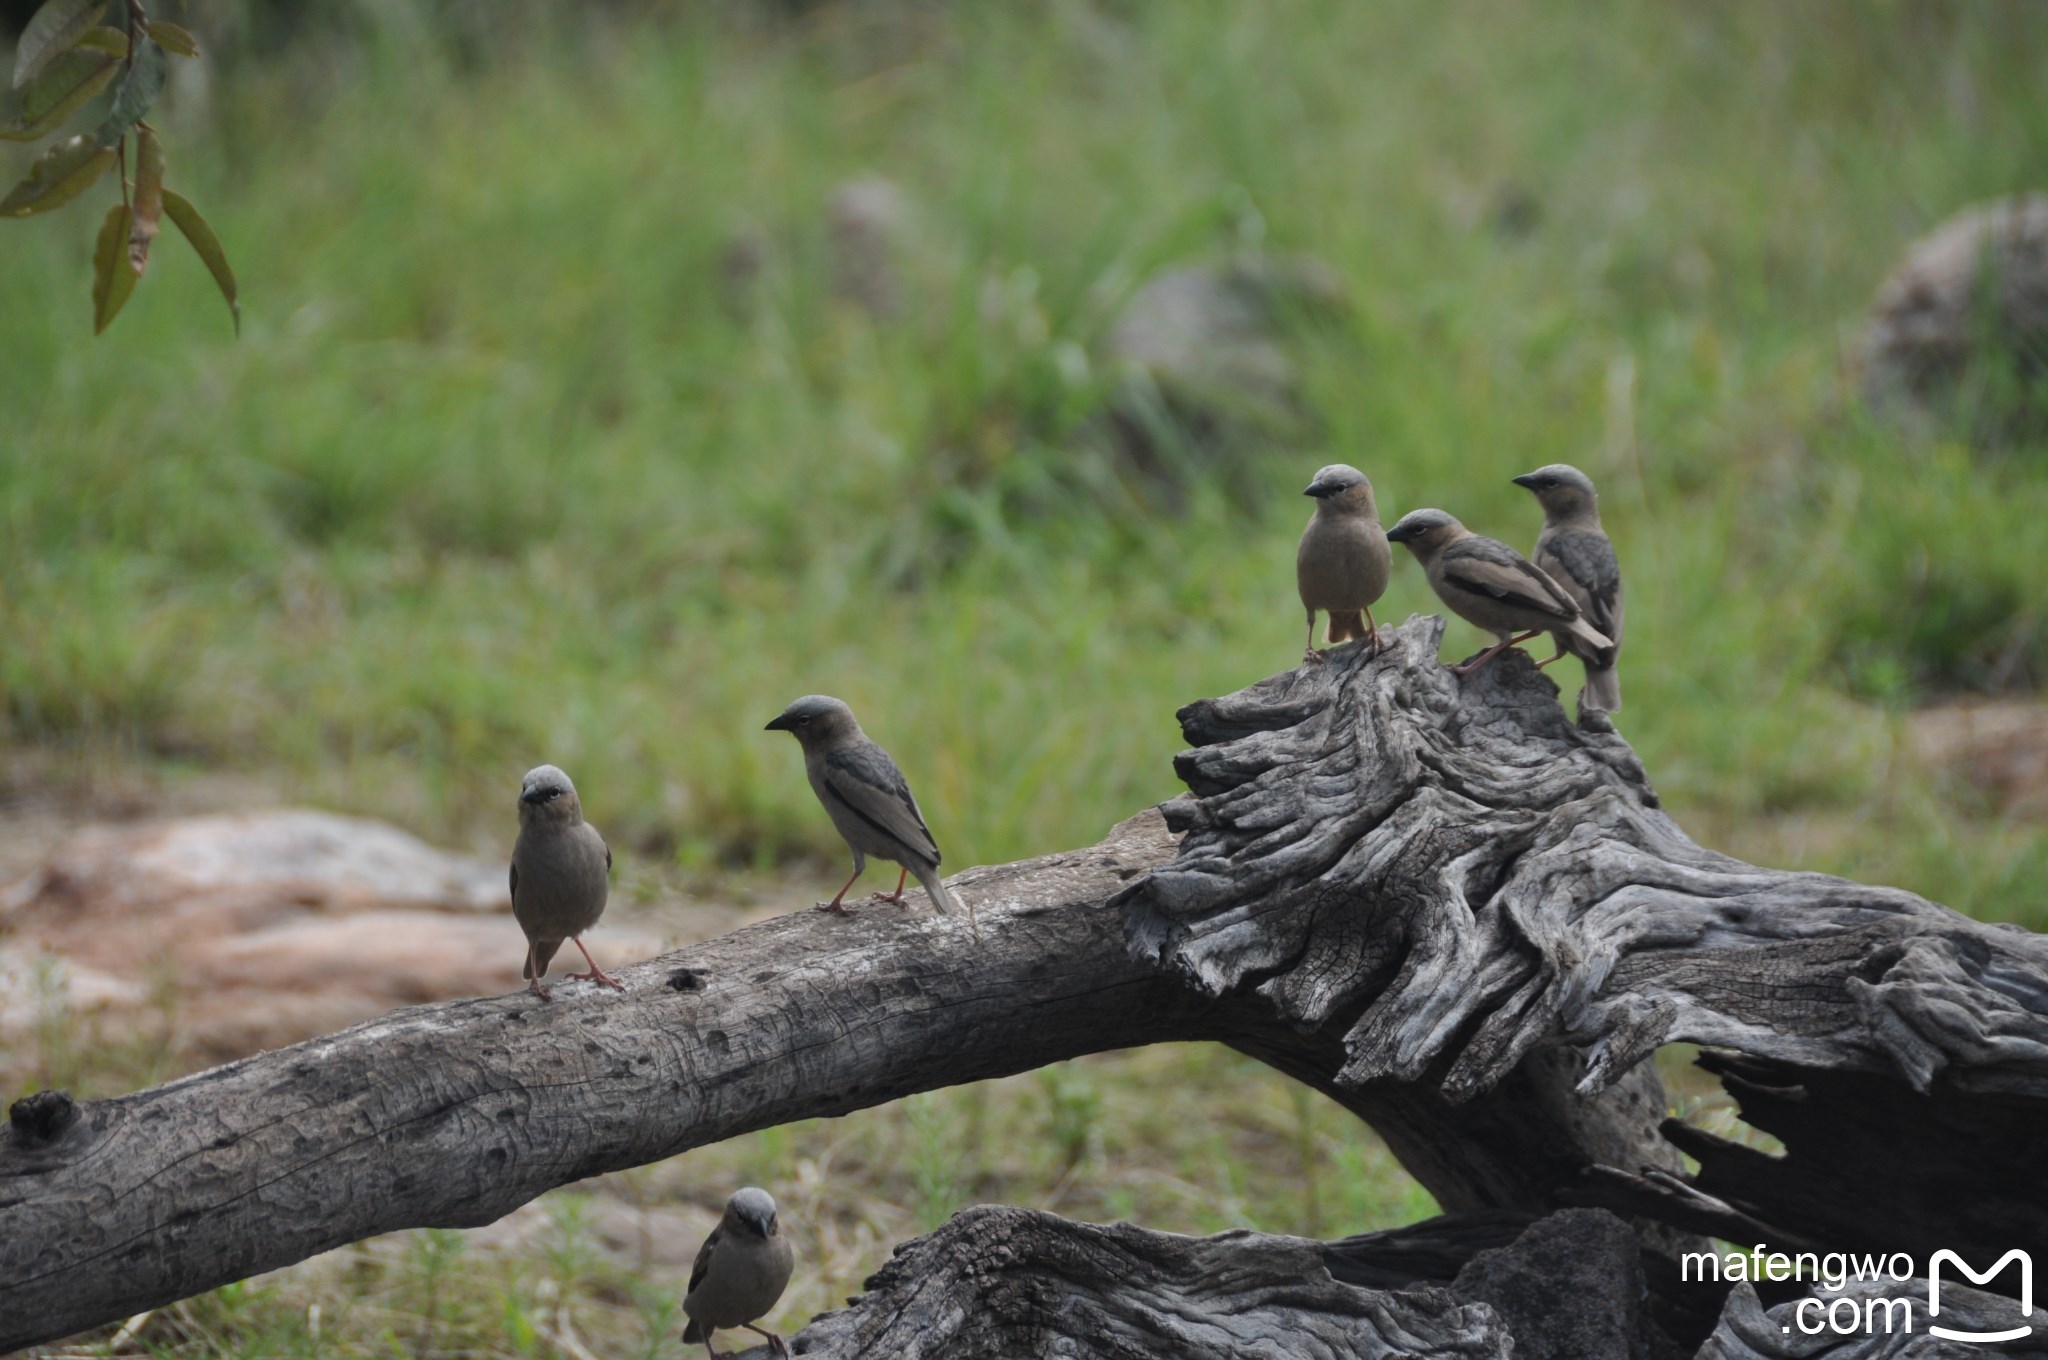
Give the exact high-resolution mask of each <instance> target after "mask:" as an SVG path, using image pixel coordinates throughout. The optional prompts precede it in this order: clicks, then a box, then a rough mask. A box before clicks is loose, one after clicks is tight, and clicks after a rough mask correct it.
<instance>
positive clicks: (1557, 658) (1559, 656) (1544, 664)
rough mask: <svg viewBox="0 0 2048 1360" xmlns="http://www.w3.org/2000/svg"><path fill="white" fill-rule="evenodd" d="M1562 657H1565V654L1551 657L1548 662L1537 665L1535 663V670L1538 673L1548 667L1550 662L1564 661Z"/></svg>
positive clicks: (1561, 653)
mask: <svg viewBox="0 0 2048 1360" xmlns="http://www.w3.org/2000/svg"><path fill="white" fill-rule="evenodd" d="M1564 657H1565V654H1564V653H1563V652H1559V653H1558V654H1557V655H1556V656H1553V657H1551V658H1550V659H1549V660H1548V661H1539V662H1537V663H1536V669H1537V670H1539V671H1540V670H1542V669H1543V668H1544V667H1545V666H1548V665H1549V664H1550V662H1551V661H1562V660H1564Z"/></svg>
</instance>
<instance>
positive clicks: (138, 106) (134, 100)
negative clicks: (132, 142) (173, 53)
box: [99, 38, 164, 146]
mask: <svg viewBox="0 0 2048 1360" xmlns="http://www.w3.org/2000/svg"><path fill="white" fill-rule="evenodd" d="M163 90H164V50H163V48H161V47H158V46H157V45H156V44H155V43H153V42H151V41H150V40H149V39H147V38H144V39H143V40H142V44H141V46H139V47H137V48H136V49H135V54H134V55H133V56H132V57H130V58H129V60H128V71H127V74H125V75H123V76H122V77H121V83H120V84H119V85H116V86H115V87H114V108H113V112H111V113H109V114H108V115H107V121H106V122H104V123H101V124H100V132H99V138H100V145H101V146H113V145H114V144H115V143H117V142H119V141H120V140H121V139H122V138H123V137H125V136H127V135H128V129H129V128H132V127H134V126H135V124H136V121H137V120H138V119H140V118H141V117H142V115H143V114H145V113H148V112H149V108H150V105H152V104H154V103H156V97H157V96H158V95H160V94H162V93H163Z"/></svg>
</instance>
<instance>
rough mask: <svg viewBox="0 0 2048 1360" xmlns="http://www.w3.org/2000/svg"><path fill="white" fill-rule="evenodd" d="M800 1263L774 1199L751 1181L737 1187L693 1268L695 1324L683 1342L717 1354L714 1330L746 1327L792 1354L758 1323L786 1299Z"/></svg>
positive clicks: (689, 1304) (690, 1300)
mask: <svg viewBox="0 0 2048 1360" xmlns="http://www.w3.org/2000/svg"><path fill="white" fill-rule="evenodd" d="M795 1264H796V1254H795V1253H794V1252H792V1251H791V1250H790V1248H789V1239H788V1238H786V1237H784V1236H783V1235H782V1225H781V1223H780V1222H778V1221H777V1219H776V1216H775V1199H774V1197H773V1196H772V1195H770V1194H769V1193H768V1192H767V1191H766V1190H762V1189H758V1188H757V1187H755V1186H751V1185H750V1186H747V1187H746V1188H745V1189H743V1190H736V1191H734V1192H733V1197H732V1198H731V1199H729V1200H727V1201H726V1202H725V1216H724V1217H723V1218H721V1219H719V1220H718V1226H717V1227H715V1228H713V1229H712V1230H711V1236H709V1237H707V1238H705V1239H704V1245H703V1246H701V1247H699V1248H697V1261H696V1264H695V1265H693V1266H691V1267H690V1287H689V1290H688V1292H687V1293H685V1294H684V1295H683V1312H684V1313H685V1314H687V1315H688V1317H689V1319H690V1322H689V1325H688V1326H686V1327H684V1328H683V1341H684V1342H685V1343H686V1344H688V1343H692V1342H697V1341H701V1342H703V1343H704V1349H705V1350H707V1351H710V1352H711V1354H712V1355H714V1356H716V1355H718V1354H719V1352H718V1348H717V1347H715V1346H713V1345H712V1344H711V1334H712V1333H713V1332H715V1331H717V1330H719V1329H720V1328H721V1327H723V1328H733V1327H743V1328H745V1329H746V1330H747V1331H750V1332H752V1333H754V1334H755V1335H756V1336H759V1337H763V1338H765V1339H766V1340H767V1342H768V1344H769V1345H770V1346H771V1347H773V1348H774V1350H775V1353H776V1354H778V1355H788V1354H789V1345H788V1343H787V1342H785V1341H784V1340H783V1339H782V1338H781V1337H779V1336H777V1335H776V1334H775V1333H773V1332H769V1331H763V1330H762V1329H761V1328H759V1327H756V1326H755V1325H754V1324H755V1323H756V1322H758V1321H760V1320H761V1319H762V1318H764V1317H766V1316H767V1315H768V1311H769V1310H770V1309H772V1308H773V1307H775V1301H776V1300H777V1299H780V1298H781V1297H782V1291H783V1289H784V1288H785V1287H786V1286H787V1285H788V1284H789V1272H790V1270H791V1268H792V1267H793V1266H794V1265H795Z"/></svg>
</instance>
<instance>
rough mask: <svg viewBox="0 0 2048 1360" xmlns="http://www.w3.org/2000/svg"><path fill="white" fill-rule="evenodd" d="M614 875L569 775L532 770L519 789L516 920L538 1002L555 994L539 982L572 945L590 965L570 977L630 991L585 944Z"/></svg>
mask: <svg viewBox="0 0 2048 1360" xmlns="http://www.w3.org/2000/svg"><path fill="white" fill-rule="evenodd" d="M611 869H612V852H611V850H610V849H609V848H608V847H607V846H606V845H605V843H604V837H602V836H600V835H598V834H597V828H596V827H594V826H592V825H591V824H590V823H589V822H586V821H584V820H583V804H582V802H581V801H580V800H578V798H577V797H576V786H575V785H574V784H572V783H570V782H569V776H568V775H566V774H563V773H562V772H561V771H560V770H558V769H556V768H555V767H554V766H552V765H539V766H536V767H534V768H533V769H531V770H528V771H527V772H526V778H525V779H523V780H522V781H520V785H519V839H518V840H517V841H514V842H513V844H512V915H513V916H514V917H515V918H517V920H518V922H519V928H520V929H521V930H523V931H525V932H526V968H525V972H524V976H526V977H528V978H531V979H532V983H531V985H530V986H528V988H527V990H528V991H530V992H532V993H533V994H534V995H535V996H537V997H539V998H540V999H541V1000H543V1001H546V1000H548V999H550V997H551V995H552V994H551V993H550V992H549V991H548V989H547V987H546V986H544V985H543V984H542V983H541V978H542V977H544V976H545V975H546V974H547V971H548V962H549V960H551V959H553V958H554V957H555V951H556V950H557V949H560V948H561V947H562V941H564V940H574V941H575V942H576V947H577V948H578V949H580V950H582V951H583V959H584V962H586V963H588V964H589V965H590V971H589V972H587V973H571V974H569V976H570V977H571V978H573V979H575V980H576V981H579V982H596V983H601V984H603V985H604V986H606V987H611V988H614V989H616V990H618V991H621V992H623V991H625V990H626V988H625V985H624V984H623V983H621V982H620V981H619V980H618V979H617V978H615V977H613V976H612V975H611V974H609V973H607V972H605V971H604V969H602V968H600V967H598V966H597V960H596V959H593V958H591V957H590V951H589V950H588V949H584V947H583V940H582V938H581V936H582V934H583V932H584V931H586V930H588V929H590V928H591V927H592V926H594V925H596V924H597V919H598V917H600V916H602V915H604V900H605V895H606V893H607V892H608V891H609V890H610V886H611Z"/></svg>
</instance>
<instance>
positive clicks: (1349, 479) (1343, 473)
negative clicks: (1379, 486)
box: [1301, 463, 1371, 500]
mask: <svg viewBox="0 0 2048 1360" xmlns="http://www.w3.org/2000/svg"><path fill="white" fill-rule="evenodd" d="M1369 485H1371V482H1370V481H1369V480H1368V479H1367V478H1366V475H1365V474H1364V473H1363V472H1360V471H1359V470H1358V469H1357V468H1355V467H1353V466H1351V464H1349V463H1332V464H1330V465H1329V466H1328V467H1324V468H1317V469H1316V475H1315V476H1313V477H1311V478H1310V479H1309V483H1308V486H1307V487H1306V488H1305V489H1303V491H1302V493H1301V494H1302V495H1304V496H1314V497H1315V498H1316V499H1317V500H1321V499H1322V498H1323V497H1325V496H1334V495H1336V494H1337V493H1338V492H1340V491H1349V490H1350V489H1351V488H1352V487H1354V486H1369Z"/></svg>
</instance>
